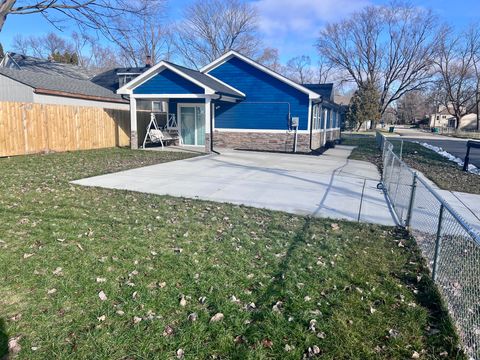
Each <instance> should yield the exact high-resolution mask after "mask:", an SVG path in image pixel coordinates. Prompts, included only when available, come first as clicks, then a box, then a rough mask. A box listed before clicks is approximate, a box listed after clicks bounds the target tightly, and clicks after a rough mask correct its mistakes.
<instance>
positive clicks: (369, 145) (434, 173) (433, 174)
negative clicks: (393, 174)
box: [342, 136, 480, 194]
mask: <svg viewBox="0 0 480 360" xmlns="http://www.w3.org/2000/svg"><path fill="white" fill-rule="evenodd" d="M342 139H343V142H342V144H344V145H352V146H357V148H355V149H354V150H353V151H352V154H351V155H350V158H351V159H356V160H364V161H369V162H372V163H374V164H376V165H377V166H378V168H379V169H381V168H382V166H383V164H382V154H381V152H380V150H379V149H378V147H377V144H376V141H375V137H374V136H344V137H343V138H342ZM389 141H391V142H392V144H394V151H395V153H396V154H399V153H400V140H399V139H389ZM403 160H404V161H405V162H406V163H407V164H408V165H409V166H410V167H412V168H414V169H417V170H418V171H420V172H422V173H423V174H424V175H425V176H426V177H427V178H429V179H430V180H432V181H433V182H434V183H435V184H437V186H438V187H440V188H441V189H444V190H450V191H461V192H467V193H472V194H480V176H478V175H475V174H472V173H468V172H464V171H462V168H461V167H460V166H458V165H457V164H456V163H454V162H453V161H450V160H448V159H446V158H444V157H443V156H441V155H439V154H437V153H436V152H435V151H433V150H430V149H427V148H426V147H423V146H422V145H420V144H416V143H412V142H408V141H404V143H403Z"/></svg>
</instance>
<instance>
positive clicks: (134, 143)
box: [130, 95, 138, 150]
mask: <svg viewBox="0 0 480 360" xmlns="http://www.w3.org/2000/svg"><path fill="white" fill-rule="evenodd" d="M130 148H131V149H134V150H135V149H138V133H137V100H136V99H135V98H134V97H133V96H132V95H130Z"/></svg>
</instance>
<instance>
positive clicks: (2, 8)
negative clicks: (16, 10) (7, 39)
mask: <svg viewBox="0 0 480 360" xmlns="http://www.w3.org/2000/svg"><path fill="white" fill-rule="evenodd" d="M0 1H1V2H0V32H1V31H2V28H3V24H5V20H7V15H8V14H9V13H10V11H11V10H12V7H13V5H14V4H15V2H16V1H17V0H0Z"/></svg>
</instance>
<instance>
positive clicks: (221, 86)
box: [117, 61, 245, 97]
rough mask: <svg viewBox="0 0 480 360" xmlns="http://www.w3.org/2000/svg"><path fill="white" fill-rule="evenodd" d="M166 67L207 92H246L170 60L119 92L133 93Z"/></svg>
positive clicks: (232, 93) (239, 93)
mask: <svg viewBox="0 0 480 360" xmlns="http://www.w3.org/2000/svg"><path fill="white" fill-rule="evenodd" d="M164 69H169V70H171V71H173V72H174V73H176V74H178V75H180V76H182V77H184V78H186V79H187V80H189V81H191V82H192V83H194V84H196V85H198V86H200V87H201V88H203V89H205V93H206V94H216V93H219V94H222V95H228V96H234V97H244V96H245V94H244V93H242V92H241V91H239V90H237V89H235V88H233V87H231V86H230V85H227V84H225V83H224V82H222V81H220V80H218V79H216V78H214V77H213V76H211V75H208V74H203V73H201V72H199V71H197V70H193V69H189V68H186V67H184V66H180V65H177V64H173V63H171V62H168V61H161V62H159V63H158V64H156V65H155V66H153V67H151V68H150V69H149V70H147V71H145V72H144V73H143V74H141V75H139V76H138V77H136V78H135V79H133V80H132V81H130V82H128V83H127V84H125V85H124V86H122V87H121V88H120V89H118V90H117V94H132V92H133V90H134V89H135V88H136V87H138V86H139V85H140V84H143V83H144V82H145V81H147V80H149V79H151V78H152V77H153V76H155V75H157V74H158V73H160V72H161V71H162V70H164Z"/></svg>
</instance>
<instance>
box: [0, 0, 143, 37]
mask: <svg viewBox="0 0 480 360" xmlns="http://www.w3.org/2000/svg"><path fill="white" fill-rule="evenodd" d="M147 12H148V8H147V7H146V6H145V4H144V3H143V2H139V1H132V0H0V32H1V30H2V28H3V25H4V24H5V21H6V20H7V17H9V16H11V15H29V14H36V13H39V14H41V15H42V16H43V17H44V18H45V19H46V20H47V21H48V22H50V23H51V24H52V25H53V26H55V27H56V28H61V26H62V22H63V21H65V20H70V21H72V22H75V23H76V24H78V25H79V26H80V27H82V28H84V29H90V30H98V31H100V32H101V33H102V34H103V35H105V36H106V37H108V38H110V39H112V36H113V32H114V30H116V27H115V25H114V22H113V20H115V19H117V18H118V17H122V16H125V15H128V14H138V15H141V14H146V13H147Z"/></svg>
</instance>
